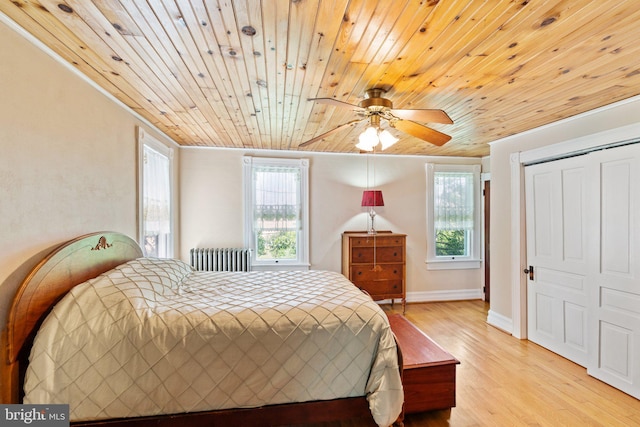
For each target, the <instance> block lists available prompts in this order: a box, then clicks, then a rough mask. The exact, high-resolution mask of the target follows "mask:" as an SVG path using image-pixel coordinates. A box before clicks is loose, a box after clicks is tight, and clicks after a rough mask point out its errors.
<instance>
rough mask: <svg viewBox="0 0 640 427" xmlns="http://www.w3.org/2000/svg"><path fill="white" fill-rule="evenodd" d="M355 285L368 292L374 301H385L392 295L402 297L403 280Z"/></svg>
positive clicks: (366, 282)
mask: <svg viewBox="0 0 640 427" xmlns="http://www.w3.org/2000/svg"><path fill="white" fill-rule="evenodd" d="M354 284H355V285H356V286H357V287H359V288H360V289H364V290H365V291H367V293H368V294H369V295H371V298H373V299H385V298H389V297H390V296H392V295H393V296H395V297H402V288H403V287H402V280H372V281H368V280H365V281H361V282H354Z"/></svg>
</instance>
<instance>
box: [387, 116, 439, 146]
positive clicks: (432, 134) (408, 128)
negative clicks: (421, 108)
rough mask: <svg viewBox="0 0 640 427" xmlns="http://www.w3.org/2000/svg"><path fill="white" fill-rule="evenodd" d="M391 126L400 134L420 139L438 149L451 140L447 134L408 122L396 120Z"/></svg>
mask: <svg viewBox="0 0 640 427" xmlns="http://www.w3.org/2000/svg"><path fill="white" fill-rule="evenodd" d="M392 126H393V127H395V128H396V129H399V130H401V131H402V132H406V133H408V134H409V135H413V136H415V137H416V138H420V139H423V140H425V141H427V142H430V143H431V144H433V145H437V146H438V147H440V146H441V145H444V144H446V143H447V141H449V140H450V139H451V137H450V136H449V135H447V134H444V133H442V132H438V131H437V130H435V129H431V128H428V127H426V126H423V125H421V124H418V123H415V122H412V121H409V120H396V121H395V122H393V123H392Z"/></svg>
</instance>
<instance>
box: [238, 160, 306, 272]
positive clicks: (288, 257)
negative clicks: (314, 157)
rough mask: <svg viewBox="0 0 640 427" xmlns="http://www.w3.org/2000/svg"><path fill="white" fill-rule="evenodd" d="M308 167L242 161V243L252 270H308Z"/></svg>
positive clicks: (288, 162)
mask: <svg viewBox="0 0 640 427" xmlns="http://www.w3.org/2000/svg"><path fill="white" fill-rule="evenodd" d="M308 164H309V163H308V161H307V160H306V159H273V158H269V159H267V158H257V157H248V156H247V157H245V158H244V171H245V172H244V188H245V190H244V191H245V244H246V246H247V247H249V248H250V249H252V252H251V256H252V258H253V260H252V261H253V263H252V266H253V268H254V269H275V268H308V265H309V258H308V257H309V255H308V252H309V250H308V241H309V239H308V232H309V231H308V196H307V193H308V170H309V168H308Z"/></svg>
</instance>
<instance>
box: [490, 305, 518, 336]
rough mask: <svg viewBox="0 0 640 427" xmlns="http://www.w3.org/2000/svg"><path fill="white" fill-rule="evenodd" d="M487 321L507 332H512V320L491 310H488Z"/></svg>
mask: <svg viewBox="0 0 640 427" xmlns="http://www.w3.org/2000/svg"><path fill="white" fill-rule="evenodd" d="M487 323H488V324H490V325H491V326H494V327H496V328H498V329H502V330H503V331H505V332H506V333H508V334H511V333H513V320H512V319H510V318H509V317H506V316H503V315H502V314H498V313H496V312H495V311H493V310H489V313H488V314H487Z"/></svg>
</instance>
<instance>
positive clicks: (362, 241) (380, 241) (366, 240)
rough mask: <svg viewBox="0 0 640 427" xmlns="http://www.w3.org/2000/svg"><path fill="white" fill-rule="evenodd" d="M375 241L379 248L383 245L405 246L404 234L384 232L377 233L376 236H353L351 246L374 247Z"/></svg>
mask: <svg viewBox="0 0 640 427" xmlns="http://www.w3.org/2000/svg"><path fill="white" fill-rule="evenodd" d="M374 242H375V246H376V247H377V248H379V247H381V246H404V236H385V235H384V234H377V235H376V237H374V236H373V235H372V236H364V237H352V238H351V246H352V247H354V248H356V247H365V248H368V247H370V248H372V247H373V245H374Z"/></svg>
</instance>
